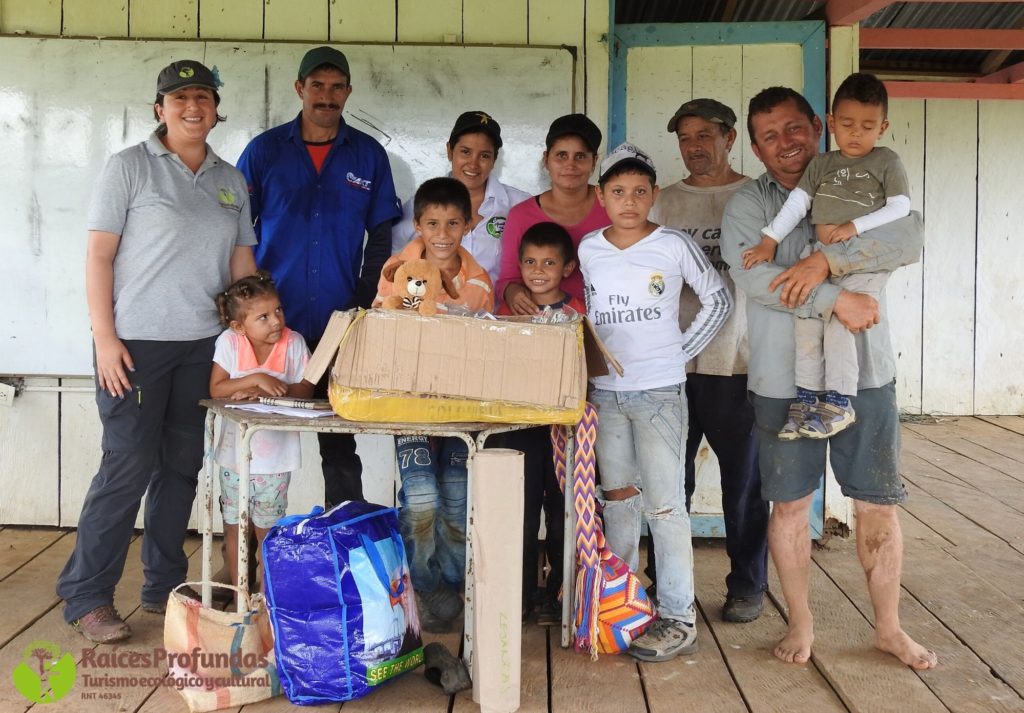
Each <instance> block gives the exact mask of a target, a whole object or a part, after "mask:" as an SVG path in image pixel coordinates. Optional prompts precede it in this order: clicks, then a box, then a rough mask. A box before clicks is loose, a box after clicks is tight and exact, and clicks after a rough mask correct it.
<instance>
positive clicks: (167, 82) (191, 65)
mask: <svg viewBox="0 0 1024 713" xmlns="http://www.w3.org/2000/svg"><path fill="white" fill-rule="evenodd" d="M218 86H220V82H218V81H217V78H216V77H215V76H214V74H213V72H211V71H210V70H209V69H207V68H206V66H205V65H203V64H202V63H201V62H196V61H195V60H193V59H181V60H178V61H177V62H171V63H170V64H169V65H167V66H166V67H164V68H163V69H161V70H160V76H158V77H157V79H156V91H157V93H158V94H170V93H171V92H176V91H178V90H179V89H183V88H184V87H205V88H207V89H210V90H213V91H217V87H218Z"/></svg>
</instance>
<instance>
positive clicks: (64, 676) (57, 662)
mask: <svg viewBox="0 0 1024 713" xmlns="http://www.w3.org/2000/svg"><path fill="white" fill-rule="evenodd" d="M11 677H12V678H13V679H14V687H15V688H17V689H18V693H20V694H21V695H22V696H24V697H25V698H26V699H27V700H30V701H32V702H34V703H53V702H54V701H59V700H60V699H61V698H63V697H64V696H66V695H67V694H68V692H69V691H70V690H71V688H72V687H73V686H74V685H75V658H74V657H73V656H72V655H71V654H70V653H69V652H66V651H61V649H60V646H58V645H57V644H55V643H53V642H52V641H33V642H32V643H31V644H29V645H28V646H26V647H25V650H24V651H23V652H22V655H21V663H19V664H18V665H17V666H16V667H15V668H14V671H13V672H12V674H11Z"/></svg>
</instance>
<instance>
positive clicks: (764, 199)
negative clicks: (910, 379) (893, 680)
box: [722, 87, 937, 669]
mask: <svg viewBox="0 0 1024 713" xmlns="http://www.w3.org/2000/svg"><path fill="white" fill-rule="evenodd" d="M747 128H748V133H749V134H750V137H751V143H752V148H753V150H754V153H755V155H757V157H758V158H759V159H760V160H761V162H762V163H763V164H764V166H765V168H766V169H767V172H766V173H765V174H763V175H762V176H760V177H759V178H758V179H757V180H755V181H752V182H750V183H748V184H747V185H745V186H744V187H742V188H741V189H740V190H739V191H737V192H736V195H735V196H733V198H732V199H731V200H730V201H729V204H728V205H727V206H726V209H725V216H724V218H723V221H722V256H723V257H724V258H725V261H726V262H728V263H729V265H730V267H731V270H732V276H733V279H734V280H735V282H736V286H737V288H738V289H740V290H742V291H743V292H745V293H746V295H747V331H748V336H749V338H750V365H749V366H750V369H749V382H748V383H749V387H750V390H751V392H752V395H751V399H752V401H753V405H754V418H755V425H756V432H757V436H758V442H759V449H760V454H759V459H760V465H761V481H762V485H761V491H762V493H763V495H764V497H765V499H767V500H771V501H772V502H773V503H774V506H773V508H772V514H771V519H770V527H769V531H768V532H769V534H768V548H769V551H770V552H771V555H772V560H773V561H774V562H775V568H776V570H777V571H778V573H779V579H780V580H781V583H782V592H783V596H784V597H785V599H786V606H787V608H788V610H789V629H788V632H787V633H786V636H785V637H783V639H782V640H781V641H780V642H779V644H778V645H777V646H776V647H775V649H774V651H773V653H774V654H775V656H776V657H778V658H779V659H782V660H783V661H787V662H795V663H805V662H806V661H808V660H809V659H810V656H811V645H812V643H813V641H814V624H813V618H812V616H811V611H810V606H809V578H810V561H811V537H810V531H809V525H808V519H807V517H808V511H809V509H810V505H811V500H812V499H813V496H814V491H815V490H816V489H817V487H818V485H819V484H820V482H821V478H822V474H823V473H824V471H825V458H826V443H828V444H830V446H831V451H830V453H829V454H828V457H829V459H830V462H831V464H832V467H833V470H834V472H835V474H836V480H837V481H838V482H839V484H840V486H841V488H842V491H843V493H844V494H845V495H847V496H848V497H851V498H852V499H853V501H854V506H855V508H856V513H857V520H856V535H857V552H858V554H859V555H860V558H861V564H862V565H863V567H864V570H865V573H866V574H867V575H868V576H867V581H868V592H869V594H870V596H871V603H872V606H873V608H874V612H875V646H876V647H877V648H878V649H880V650H882V651H885V652H888V653H891V654H893V655H894V656H896V657H897V658H898V659H899V660H900V661H902V662H903V663H904V664H906V665H908V666H912V667H913V668H916V669H926V668H932V667H934V666H935V665H936V663H937V657H936V656H935V654H934V653H933V652H931V651H929V650H928V649H926V648H925V647H924V646H921V645H920V644H918V643H917V642H915V641H914V640H913V639H911V638H910V637H909V636H908V635H907V634H906V632H904V631H903V629H902V628H901V626H900V622H899V597H900V575H901V569H902V559H903V538H902V534H901V532H900V523H899V517H898V512H897V505H898V504H899V503H900V502H902V501H903V500H904V499H905V498H906V490H905V489H904V488H903V484H902V482H901V480H900V475H899V450H900V425H899V412H898V409H897V406H896V396H895V387H894V377H895V362H894V360H893V357H892V346H891V344H890V342H889V331H888V325H887V323H886V321H885V303H884V296H883V298H882V299H880V300H878V299H875V298H874V297H871V296H870V295H864V294H858V293H854V292H848V291H846V290H843V289H842V288H840V287H838V286H837V285H834V284H832V283H830V282H828V281H827V278H828V276H829V275H830V274H832V275H845V274H848V273H857V272H877V271H886V270H888V271H891V270H895V269H897V268H899V267H901V266H902V265H907V264H910V263H912V262H915V261H916V260H918V259H919V258H920V253H921V247H922V245H923V230H922V227H921V224H920V220H919V216H917V215H916V214H912V215H910V216H908V217H906V218H902V219H900V220H896V221H893V222H891V223H889V224H888V225H885V226H882V227H879V228H876V229H875V230H869V231H867V232H865V233H864V234H863V235H858V236H856V237H853V238H850V239H849V240H846V241H843V242H839V243H835V244H832V245H823V246H821V249H820V250H819V251H815V252H813V253H811V254H810V256H808V257H806V258H803V259H801V258H800V257H799V255H800V253H801V251H802V250H803V248H804V247H805V246H806V245H807V244H808V243H809V242H810V240H811V238H812V236H813V227H812V226H811V225H810V223H809V222H808V221H806V220H805V221H803V222H802V223H800V224H799V225H798V226H797V227H796V228H795V229H794V230H793V231H792V232H791V233H790V234H789V235H787V236H786V237H785V238H784V239H783V240H782V242H780V243H779V245H778V249H777V251H776V254H775V261H774V262H773V263H761V264H758V265H755V266H752V267H751V268H750V269H743V259H742V253H743V252H744V251H745V250H747V249H748V248H750V247H752V246H753V245H756V244H757V243H758V242H759V241H760V233H761V229H762V228H763V227H764V226H765V225H767V224H768V221H769V220H771V218H772V217H774V216H775V215H777V214H778V211H779V209H780V208H781V207H782V204H783V203H784V202H785V199H786V197H787V196H788V195H789V193H790V191H792V190H793V189H794V188H795V187H796V186H797V184H798V183H799V181H800V178H801V176H802V175H803V172H804V169H806V167H807V164H808V163H810V161H811V159H812V158H813V157H814V156H815V154H817V152H818V142H819V140H820V137H821V121H820V119H819V118H818V117H817V116H815V114H814V110H813V109H811V107H810V105H809V104H808V103H807V100H806V99H804V98H803V97H802V96H801V95H800V94H798V93H797V92H795V91H793V90H792V89H788V88H785V87H771V88H769V89H765V90H764V91H762V92H760V93H758V94H757V95H756V96H754V97H753V98H752V99H751V100H750V108H749V110H748V115H747ZM793 314H797V315H799V316H802V317H805V318H811V319H820V320H828V319H830V318H831V316H832V315H833V314H834V315H835V316H836V317H837V318H838V319H839V320H840V321H841V322H842V323H843V325H845V326H846V328H847V329H849V330H850V331H851V332H854V333H855V334H856V339H857V354H858V361H859V366H860V378H859V383H858V391H857V394H856V395H855V396H854V398H852V399H851V402H855V406H856V409H857V412H858V414H859V417H858V421H857V424H856V425H855V426H854V427H853V428H849V429H847V430H845V431H843V432H841V433H838V434H836V435H835V436H833V437H832V438H831V439H830V440H829V441H825V440H810V439H805V438H801V439H797V440H792V441H780V440H779V438H778V436H777V434H778V432H779V429H780V428H781V426H782V424H783V422H784V420H785V418H786V412H787V410H788V407H789V402H790V400H791V399H792V398H793V397H794V396H795V395H796V386H795V383H794V382H795V379H794V348H793V322H794V320H793V318H792V315H793ZM876 325H877V326H876Z"/></svg>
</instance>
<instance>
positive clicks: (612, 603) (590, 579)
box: [551, 403, 656, 660]
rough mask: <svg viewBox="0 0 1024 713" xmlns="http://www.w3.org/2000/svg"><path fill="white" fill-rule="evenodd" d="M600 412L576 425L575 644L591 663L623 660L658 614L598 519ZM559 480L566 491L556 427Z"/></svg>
mask: <svg viewBox="0 0 1024 713" xmlns="http://www.w3.org/2000/svg"><path fill="white" fill-rule="evenodd" d="M596 437H597V409H595V408H594V407H593V406H592V405H590V404H589V403H588V404H587V405H586V407H585V408H584V410H583V417H582V418H581V419H580V422H579V423H578V424H576V436H575V448H574V456H575V457H574V458H573V467H572V478H573V482H574V484H575V487H574V488H573V489H572V490H573V492H575V498H574V502H573V506H574V507H575V509H576V533H575V536H576V562H577V572H576V597H575V607H576V608H575V612H574V620H575V628H576V631H575V641H574V645H575V648H576V650H577V651H580V652H587V653H589V654H590V658H591V659H595V660H596V659H597V655H598V654H599V653H601V654H617V653H620V652H622V651H625V650H626V649H628V648H629V644H630V642H632V641H633V639H635V638H637V637H638V636H640V635H641V634H643V633H644V632H645V631H647V628H648V627H649V626H650V625H651V623H652V622H653V621H654V619H655V617H656V614H655V611H654V605H653V604H652V603H651V600H650V598H649V597H648V596H647V592H646V591H645V590H644V588H643V585H642V584H641V583H640V580H639V579H637V576H636V575H635V574H634V573H633V572H632V571H630V569H629V567H628V566H627V565H626V563H625V561H623V559H622V558H621V557H619V556H618V555H616V554H615V553H614V552H612V551H611V550H610V549H608V546H607V544H606V542H605V539H604V530H603V529H602V527H601V520H600V519H599V518H598V516H597V482H596V479H595V472H594V440H595V438H596ZM551 444H552V447H553V450H554V459H555V475H557V476H558V484H559V486H561V488H562V492H567V490H566V475H567V471H568V467H567V464H566V453H565V448H566V438H565V430H564V428H563V427H561V426H552V427H551Z"/></svg>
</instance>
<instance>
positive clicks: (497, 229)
mask: <svg viewBox="0 0 1024 713" xmlns="http://www.w3.org/2000/svg"><path fill="white" fill-rule="evenodd" d="M486 227H487V234H488V235H490V236H491V237H492V238H495V239H496V240H501V234H502V233H504V232H505V216H503V215H496V216H494V217H493V218H491V219H490V220H488V221H487V226H486Z"/></svg>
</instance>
